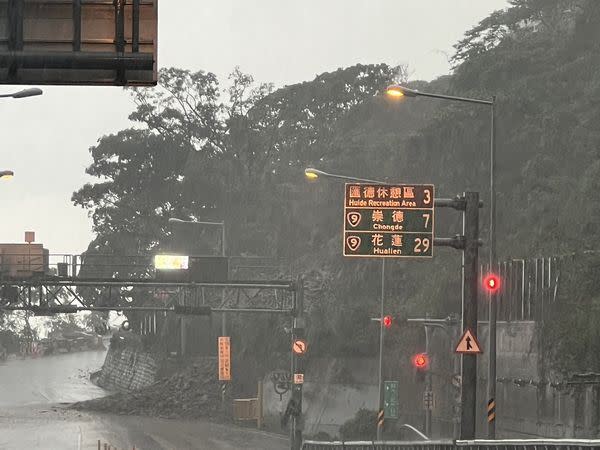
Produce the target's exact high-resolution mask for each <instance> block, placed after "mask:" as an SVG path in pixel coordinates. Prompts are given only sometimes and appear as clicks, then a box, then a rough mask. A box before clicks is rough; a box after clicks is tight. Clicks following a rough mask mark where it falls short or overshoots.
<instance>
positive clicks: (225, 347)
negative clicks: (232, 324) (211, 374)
mask: <svg viewBox="0 0 600 450" xmlns="http://www.w3.org/2000/svg"><path fill="white" fill-rule="evenodd" d="M230 380H231V345H230V342H229V336H219V381H230Z"/></svg>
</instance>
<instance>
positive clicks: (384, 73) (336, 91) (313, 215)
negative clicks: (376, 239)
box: [73, 0, 600, 371]
mask: <svg viewBox="0 0 600 450" xmlns="http://www.w3.org/2000/svg"><path fill="white" fill-rule="evenodd" d="M599 47H600V3H598V2H594V1H592V0H569V1H561V0H515V1H513V2H512V7H511V8H509V9H508V10H506V11H499V12H495V13H494V14H492V15H490V16H489V17H488V18H486V19H484V20H483V21H482V22H481V23H480V24H479V25H478V26H476V27H474V28H473V29H472V30H470V31H469V32H467V34H466V35H465V38H464V39H463V40H462V41H461V42H459V43H458V44H457V46H456V56H455V59H454V61H455V63H456V67H455V71H454V73H453V74H452V75H451V76H446V77H442V78H440V79H437V80H434V81H433V82H431V83H424V82H413V83H411V84H410V85H411V87H413V88H416V89H421V90H428V91H431V92H444V93H448V94H455V95H461V96H472V97H480V98H491V97H492V95H495V96H496V99H497V113H498V114H497V116H498V125H497V130H498V252H499V255H500V257H501V258H505V257H530V256H538V255H549V254H555V253H562V252H579V251H582V250H586V249H593V248H595V246H596V242H597V241H598V238H599V237H600V225H599V224H600V197H599V196H598V195H597V192H598V188H599V187H600V186H599V181H598V180H599V179H600V178H599V175H600V159H599V158H598V154H599V151H600V125H599V124H600V104H599V103H598V98H600V78H599V77H598V75H597V74H598V73H599V72H600V51H599V50H600V48H599ZM403 73H405V72H404V71H402V70H398V69H394V68H390V67H387V66H385V65H371V66H360V65H359V66H354V67H350V68H346V69H340V70H338V71H336V72H332V73H325V74H322V75H319V76H318V77H317V78H315V79H314V80H313V81H310V82H305V83H300V84H296V85H292V86H286V87H283V88H280V89H277V90H274V89H273V87H272V86H269V85H260V86H257V85H255V84H254V83H253V81H252V78H251V77H250V76H248V75H246V74H243V73H241V72H240V71H239V70H236V71H234V72H233V74H232V75H231V77H230V80H229V87H228V88H227V89H226V90H223V87H222V85H221V84H220V82H219V80H217V78H216V77H215V76H214V75H213V74H211V73H207V72H202V71H200V72H196V73H192V72H189V71H185V70H180V69H164V70H162V71H161V74H160V87H158V88H156V89H150V90H148V89H135V90H132V95H133V98H134V99H135V101H136V104H137V109H136V111H135V112H134V113H133V114H132V115H131V119H132V120H134V121H136V122H137V126H136V127H132V128H130V129H127V130H123V131H120V132H118V133H117V134H115V135H110V136H105V137H103V138H102V139H101V140H100V142H99V143H98V144H97V145H96V146H95V147H93V148H92V149H91V153H92V156H93V159H94V162H93V164H92V165H91V166H90V167H89V169H88V173H89V174H91V175H93V176H96V177H98V178H99V181H98V182H97V183H95V184H88V185H86V186H84V187H83V188H82V189H80V190H79V191H78V192H76V193H75V194H74V196H73V200H74V201H75V203H76V204H78V205H81V206H83V207H85V208H88V209H89V210H90V212H91V217H92V219H93V223H94V230H95V232H96V239H95V240H94V241H93V242H92V243H91V244H90V247H89V251H88V253H90V254H94V253H108V254H120V255H127V254H139V253H145V252H152V251H154V250H156V249H160V248H162V249H164V248H174V247H176V246H177V245H179V244H178V243H177V241H176V240H175V239H174V237H173V233H172V232H171V229H170V228H169V227H168V225H167V219H168V218H169V217H184V218H185V217H194V218H200V219H201V220H225V222H226V224H227V233H228V236H229V238H228V240H229V253H230V254H232V255H265V256H278V257H285V258H289V259H290V260H292V261H293V262H294V266H295V267H296V268H297V269H298V270H299V271H301V272H304V273H305V274H306V276H307V283H308V287H309V293H308V294H309V295H308V297H307V300H308V306H309V309H310V312H311V315H310V320H311V327H310V329H311V333H312V334H313V336H312V338H313V341H314V342H316V343H317V344H316V345H315V347H314V349H315V351H316V352H317V353H319V352H333V353H337V354H340V353H342V354H343V353H345V352H349V351H352V353H353V354H357V353H358V354H360V353H362V352H364V353H366V352H369V351H370V350H371V349H373V348H374V347H373V345H374V343H375V341H376V338H377V336H376V333H374V332H373V329H372V327H371V324H370V321H369V317H371V316H372V315H373V314H376V311H377V299H378V298H379V280H380V272H379V267H380V264H379V262H377V261H364V260H363V261H353V260H347V259H344V258H343V257H342V256H341V244H340V243H341V237H340V229H341V223H342V221H341V209H342V200H341V197H342V185H341V184H339V183H335V182H332V181H328V180H323V181H320V182H318V183H315V184H310V185H309V184H307V183H306V182H305V180H304V179H303V169H304V168H305V167H307V166H315V167H318V168H321V169H323V170H328V171H331V172H337V173H344V174H350V175H355V176H360V177H365V178H378V179H384V180H396V181H407V182H432V183H434V184H435V185H436V189H437V194H438V195H439V196H446V197H447V196H453V195H455V194H457V193H460V192H462V191H465V190H477V191H479V192H480V193H481V197H482V199H483V200H484V201H485V202H486V205H487V204H488V198H489V191H488V186H489V181H488V179H489V172H488V167H489V159H488V158H489V156H488V148H489V130H490V124H489V110H488V108H487V107H486V106H478V105H464V104H457V103H451V102H450V103H449V102H443V101H437V100H431V99H421V98H416V99H408V98H407V99H405V100H404V101H402V102H390V101H389V100H387V99H384V98H382V96H380V95H379V96H378V95H376V94H378V93H381V91H382V89H383V88H384V87H385V86H386V85H387V84H388V83H390V82H391V81H395V80H396V79H397V78H398V77H400V78H402V74H403ZM487 211H488V210H487V209H484V210H483V213H482V227H483V228H482V231H481V233H482V237H484V238H485V237H486V235H487V227H488V223H489V222H488V220H487ZM458 232H460V217H459V215H458V214H456V213H455V212H445V211H443V212H440V214H439V215H438V216H437V220H436V235H440V236H441V235H453V234H455V233H458ZM210 237H211V236H209V235H206V236H203V238H204V240H202V239H200V240H195V241H194V242H197V243H196V244H194V245H196V247H194V248H188V249H187V250H188V251H195V252H203V253H209V252H214V253H216V248H215V245H213V244H211V241H210ZM435 254H436V256H435V258H434V259H433V260H432V261H427V262H416V261H410V262H404V261H394V262H393V263H391V264H389V266H388V267H389V271H388V288H387V299H388V302H389V304H390V305H391V306H390V310H391V312H397V313H401V314H408V313H411V314H416V313H421V314H422V313H425V312H428V313H430V314H433V315H440V314H448V313H451V312H458V311H459V305H460V255H459V254H458V253H457V252H453V251H451V250H447V249H436V251H435ZM481 255H482V257H485V256H486V250H485V249H484V250H482V253H481ZM586 273H587V272H585V271H582V272H581V276H586ZM567 295H568V294H567ZM596 303H598V300H597V293H596V292H595V291H594V290H593V289H592V292H590V295H586V296H585V299H584V300H582V303H581V304H582V308H584V309H585V308H586V305H587V306H590V305H592V304H593V305H595V304H596ZM565 314H570V310H567V311H565ZM573 314H574V315H573V316H572V319H573V320H574V321H575V322H576V323H578V324H579V325H582V328H580V329H582V330H586V329H588V326H587V325H583V322H582V321H584V322H585V320H589V317H590V316H587V317H584V316H585V313H582V312H581V311H578V312H574V313H573ZM594 314H595V313H594ZM580 316H581V320H579V319H577V317H580ZM570 317H571V316H570ZM578 320H579V322H578ZM263 325H264V328H263V329H268V330H270V329H271V327H273V326H274V324H272V323H269V324H266V323H265V324H263ZM250 328H260V327H254V326H253V327H250ZM555 328H557V326H556V324H555V323H553V322H552V320H551V319H550V321H549V323H548V330H549V333H552V330H553V329H555ZM239 330H240V332H242V331H248V330H247V329H244V328H243V327H242V328H240V329H239ZM280 331H281V330H280ZM253 333H254V334H253V335H252V336H254V337H255V338H257V339H258V338H259V335H260V333H259V332H257V331H254V332H253ZM263 337H264V336H263ZM350 337H352V339H351V340H350V339H349V338H350ZM592 338H593V337H592V336H587V337H584V338H582V342H587V341H588V340H589V339H592ZM276 341H277V340H275V339H270V340H269V339H267V340H266V342H267V344H266V345H265V352H269V351H272V350H274V348H273V346H276V345H277V344H276ZM319 343H320V345H319ZM592 360H593V361H595V360H594V358H585V359H583V360H579V361H588V362H586V363H577V362H576V361H571V363H572V364H571V363H568V364H566V365H565V364H558V365H557V367H559V368H561V370H567V371H568V370H585V369H590V368H595V367H596V365H597V364H598V363H597V362H593V363H592V362H590V361H592Z"/></svg>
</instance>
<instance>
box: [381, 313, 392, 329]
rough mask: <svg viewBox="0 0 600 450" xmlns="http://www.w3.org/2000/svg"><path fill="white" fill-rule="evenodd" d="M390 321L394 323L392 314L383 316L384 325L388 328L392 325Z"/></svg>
mask: <svg viewBox="0 0 600 450" xmlns="http://www.w3.org/2000/svg"><path fill="white" fill-rule="evenodd" d="M392 323H394V319H393V318H392V316H383V326H384V327H386V328H390V327H391V326H392Z"/></svg>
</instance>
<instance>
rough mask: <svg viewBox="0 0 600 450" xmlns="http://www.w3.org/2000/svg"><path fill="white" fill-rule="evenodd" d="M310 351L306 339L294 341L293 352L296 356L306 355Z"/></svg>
mask: <svg viewBox="0 0 600 450" xmlns="http://www.w3.org/2000/svg"><path fill="white" fill-rule="evenodd" d="M307 349H308V344H307V343H306V341H305V340H304V339H294V342H293V343H292V351H293V352H294V353H295V354H296V355H304V354H305V353H306V350H307Z"/></svg>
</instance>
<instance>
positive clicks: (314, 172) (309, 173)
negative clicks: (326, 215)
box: [304, 167, 385, 440]
mask: <svg viewBox="0 0 600 450" xmlns="http://www.w3.org/2000/svg"><path fill="white" fill-rule="evenodd" d="M304 175H305V177H306V178H307V179H308V180H310V181H316V180H317V179H318V178H319V177H323V178H332V179H336V180H343V181H350V182H358V183H361V182H362V183H372V184H384V183H383V182H382V181H376V180H368V179H366V178H357V177H349V176H345V175H337V174H333V173H327V172H323V171H322V170H318V169H314V168H312V167H309V168H306V169H304ZM384 303H385V258H381V297H380V313H379V383H378V389H379V400H378V404H379V407H378V409H377V411H378V413H379V412H380V411H383V338H384V329H385V326H384V323H383V316H384V313H385V312H384V311H385V309H384ZM379 423H380V422H379V420H378V421H377V440H381V434H382V431H383V430H382V427H381V426H379Z"/></svg>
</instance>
